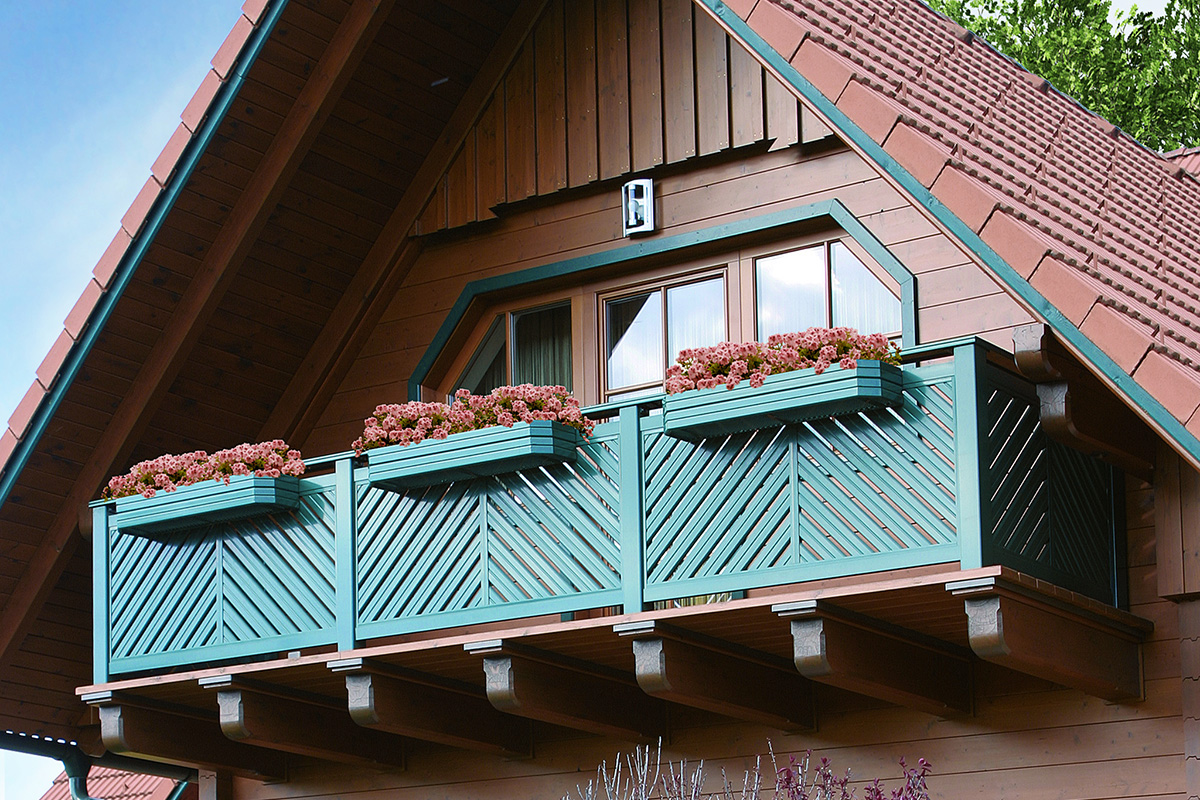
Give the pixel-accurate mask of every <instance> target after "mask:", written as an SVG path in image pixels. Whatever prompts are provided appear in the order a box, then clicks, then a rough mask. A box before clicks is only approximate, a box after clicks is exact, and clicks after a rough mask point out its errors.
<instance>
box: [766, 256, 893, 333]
mask: <svg viewBox="0 0 1200 800" xmlns="http://www.w3.org/2000/svg"><path fill="white" fill-rule="evenodd" d="M754 286H755V311H756V319H757V331H756V333H757V338H758V340H759V341H764V342H765V341H766V340H767V338H768V337H769V336H771V335H772V334H775V333H790V332H792V331H802V330H804V329H805V328H810V327H813V326H846V327H850V328H857V329H858V330H859V331H862V332H871V333H887V334H889V335H897V334H899V333H900V298H898V297H897V296H896V295H895V294H893V293H892V292H891V291H889V290H888V288H887V287H886V286H884V285H883V283H881V282H880V280H879V278H877V277H876V276H875V274H874V273H873V272H871V270H870V269H869V268H868V267H867V266H866V265H865V264H864V263H863V262H862V261H861V260H860V259H859V258H858V256H856V255H854V253H853V252H852V251H851V250H850V248H848V247H847V246H846V245H845V244H844V243H842V242H840V241H833V242H823V243H821V244H818V245H812V246H809V247H800V248H796V249H793V250H785V251H783V252H781V253H775V254H772V255H764V256H760V257H758V258H756V259H754Z"/></svg>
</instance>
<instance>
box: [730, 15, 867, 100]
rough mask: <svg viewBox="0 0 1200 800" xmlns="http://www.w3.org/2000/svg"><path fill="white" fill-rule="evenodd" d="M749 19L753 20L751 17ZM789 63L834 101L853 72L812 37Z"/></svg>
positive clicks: (806, 40) (801, 46) (852, 75)
mask: <svg viewBox="0 0 1200 800" xmlns="http://www.w3.org/2000/svg"><path fill="white" fill-rule="evenodd" d="M763 6H764V4H763V3H762V2H759V4H758V8H762V7H763ZM767 7H770V6H769V5H768V6H767ZM758 8H756V9H755V11H757V10H758ZM751 21H753V17H752V19H751ZM791 63H792V66H793V67H795V68H796V69H797V70H799V71H800V73H801V74H802V75H804V77H805V78H808V80H809V82H810V83H812V85H813V86H816V87H817V89H819V90H820V91H821V93H822V94H824V95H825V96H826V97H828V98H830V99H831V100H835V101H836V100H837V98H838V96H839V95H840V94H841V93H842V90H843V89H845V88H846V84H847V83H849V82H850V79H851V78H852V77H854V74H855V73H854V70H853V69H851V68H850V66H849V65H848V64H847V63H846V62H845V61H843V60H841V59H840V58H838V57H837V56H836V55H834V54H833V53H832V52H831V51H830V50H829V48H827V47H825V46H824V45H822V44H818V43H817V42H816V41H815V40H813V39H805V40H804V43H803V44H802V45H800V49H799V50H797V51H796V55H794V56H792V58H791Z"/></svg>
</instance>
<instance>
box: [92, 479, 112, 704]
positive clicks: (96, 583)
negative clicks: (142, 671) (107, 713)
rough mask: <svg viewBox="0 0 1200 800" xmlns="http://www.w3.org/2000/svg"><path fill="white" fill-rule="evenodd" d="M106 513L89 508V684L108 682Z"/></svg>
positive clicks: (106, 510) (105, 507) (109, 631)
mask: <svg viewBox="0 0 1200 800" xmlns="http://www.w3.org/2000/svg"><path fill="white" fill-rule="evenodd" d="M108 513H109V507H108V504H107V503H105V504H103V505H98V506H96V507H95V508H93V509H92V683H107V682H108V659H109V656H110V654H111V653H110V651H111V641H112V639H111V635H112V629H111V627H110V626H111V623H112V620H111V618H110V613H109V611H110V609H109V604H108V600H109V596H108V595H109V592H108V586H109V581H110V580H111V571H110V570H109V566H110V564H109V557H108V556H109V536H108Z"/></svg>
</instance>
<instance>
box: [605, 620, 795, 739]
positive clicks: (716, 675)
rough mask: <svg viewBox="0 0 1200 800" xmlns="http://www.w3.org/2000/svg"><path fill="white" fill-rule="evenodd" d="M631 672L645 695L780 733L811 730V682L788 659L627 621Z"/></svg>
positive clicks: (623, 628)
mask: <svg viewBox="0 0 1200 800" xmlns="http://www.w3.org/2000/svg"><path fill="white" fill-rule="evenodd" d="M613 631H614V632H616V633H618V634H620V635H622V636H627V637H629V638H631V639H632V640H633V660H634V672H635V675H636V676H637V682H638V685H639V686H641V687H642V690H643V691H644V692H646V693H647V694H649V695H652V696H654V697H658V698H661V699H663V700H669V701H671V702H673V703H679V704H681V705H685V706H691V707H693V708H701V709H704V710H705V711H713V712H715V713H717V714H724V715H725V716H728V717H733V718H734V719H741V720H746V721H747V722H757V723H759V724H762V725H767V726H769V727H772V728H778V729H779V730H784V731H802V730H813V729H814V728H815V727H816V713H815V711H814V708H813V688H812V684H811V683H810V682H809V681H808V680H806V679H805V678H803V677H801V676H800V675H799V674H797V673H796V670H795V669H793V668H792V665H791V664H789V663H787V661H783V660H781V661H780V662H778V663H777V662H776V660H775V659H774V658H773V657H771V656H769V655H767V654H765V653H756V652H752V651H742V650H739V649H737V648H734V647H732V646H728V645H725V644H723V643H719V642H714V641H709V640H707V639H701V638H700V637H697V636H695V635H694V634H689V633H688V632H687V631H683V630H680V629H677V628H673V627H671V626H669V625H665V624H663V623H661V622H654V621H645V622H627V623H621V624H619V625H614V626H613Z"/></svg>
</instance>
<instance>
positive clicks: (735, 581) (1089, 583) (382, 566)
mask: <svg viewBox="0 0 1200 800" xmlns="http://www.w3.org/2000/svg"><path fill="white" fill-rule="evenodd" d="M989 352H991V350H990V348H989V347H988V346H987V345H985V344H983V343H982V342H978V341H976V340H964V341H960V342H954V343H948V344H943V345H939V346H936V347H924V348H919V349H914V350H912V351H911V352H910V353H908V354H907V355H906V361H907V362H908V363H906V364H905V365H904V367H903V372H902V402H901V403H900V404H899V405H897V406H895V407H887V408H879V409H873V410H867V411H861V412H858V413H852V414H848V415H844V416H838V417H834V418H828V417H827V418H818V419H813V420H809V421H804V422H798V423H795V424H789V425H786V426H783V427H771V428H763V429H759V430H753V431H748V432H742V433H733V434H728V435H718V436H713V437H710V438H707V439H703V440H701V441H696V442H693V441H684V440H681V439H677V438H672V437H671V436H669V435H666V434H665V433H664V432H663V424H662V420H663V417H662V414H661V413H658V411H657V410H656V409H655V406H656V405H658V404H661V398H659V399H651V400H640V401H635V402H633V403H631V404H628V405H625V406H615V405H614V406H610V407H597V408H596V409H595V413H596V414H598V415H609V421H607V422H603V423H602V424H600V425H598V426H597V428H596V430H595V433H594V434H593V436H592V437H591V438H590V439H589V440H587V441H585V442H582V443H581V444H580V445H579V447H578V451H577V454H576V458H575V460H574V461H573V462H561V463H560V462H555V463H551V464H549V465H546V466H538V467H533V468H527V469H523V470H520V471H515V472H507V473H501V474H499V475H491V476H488V477H479V478H474V479H467V480H458V481H455V482H450V483H445V484H438V485H433V486H426V487H419V488H411V489H406V490H405V489H401V490H389V489H384V488H378V487H374V486H372V485H371V481H370V477H371V476H370V467H369V466H367V465H365V464H362V463H360V462H359V461H356V460H355V459H354V458H353V457H352V456H351V454H343V455H339V456H334V457H329V458H326V459H317V460H315V461H310V465H312V466H313V467H315V468H316V469H317V470H319V469H321V468H324V469H327V470H328V469H329V468H330V466H332V470H331V471H329V472H328V473H327V474H317V475H315V476H312V477H305V478H303V479H301V480H300V481H299V502H298V503H296V504H295V507H294V508H290V509H284V510H278V509H275V510H272V511H270V512H268V513H258V514H254V515H252V516H248V517H244V518H241V519H234V520H229V521H214V522H207V521H201V522H197V523H194V524H193V525H192V526H190V527H184V528H182V529H179V530H166V531H163V530H158V531H157V532H149V533H148V532H147V531H146V530H145V529H136V530H133V531H131V530H129V529H128V528H126V529H122V527H121V516H120V515H119V514H116V513H114V512H113V508H112V505H111V504H102V503H97V504H95V505H96V508H95V515H96V518H95V525H94V531H95V535H94V548H95V549H94V569H95V581H94V583H95V587H94V590H95V596H94V602H95V609H96V617H97V620H96V626H95V631H96V641H95V664H96V675H95V679H96V681H97V682H104V681H106V680H108V679H109V676H110V675H112V674H116V673H129V672H135V671H153V670H158V669H165V668H169V667H179V666H183V665H191V664H201V663H212V662H215V661H229V660H236V659H243V658H250V657H255V656H261V655H264V654H270V653H279V652H284V651H289V650H297V649H302V648H308V647H317V646H335V647H337V648H339V649H343V650H345V649H350V648H353V647H354V646H356V645H357V644H359V643H362V642H365V641H368V640H371V639H377V638H379V637H385V636H392V635H396V634H402V633H411V632H415V631H428V630H435V629H444V628H450V627H454V626H459V625H466V624H472V623H479V622H489V621H497V620H506V619H518V618H522V617H529V616H533V615H540V614H548V613H567V612H573V611H578V610H581V609H587V608H597V607H608V606H622V607H623V608H624V610H626V611H631V610H640V609H642V608H643V607H644V606H645V604H647V603H650V602H653V601H663V600H670V599H675V598H681V597H689V596H696V595H706V594H712V593H720V592H732V591H741V590H747V589H753V588H756V587H763V586H772V585H783V584H791V583H797V582H802V581H808V580H813V579H819V578H829V577H836V576H848V575H860V574H872V573H879V572H884V571H889V570H895V569H900V568H905V567H913V566H918V565H926V564H955V565H961V568H963V569H970V568H973V567H979V566H984V565H990V564H1003V565H1005V566H1009V567H1012V568H1014V569H1017V570H1020V571H1022V572H1025V573H1028V574H1032V575H1034V576H1037V577H1040V578H1043V579H1046V580H1049V581H1052V582H1054V583H1056V584H1058V585H1060V586H1063V587H1065V588H1069V589H1072V590H1075V591H1080V592H1083V593H1086V594H1089V595H1091V596H1094V597H1097V598H1099V599H1103V600H1107V601H1109V602H1112V601H1113V598H1114V592H1115V587H1116V585H1117V582H1116V579H1115V577H1114V576H1115V574H1116V571H1117V570H1116V564H1117V563H1118V562H1117V556H1116V552H1117V550H1116V548H1117V546H1118V544H1119V539H1120V537H1119V535H1118V531H1117V528H1116V525H1117V523H1118V522H1119V518H1120V516H1121V515H1120V514H1118V513H1116V510H1115V505H1114V503H1115V502H1116V501H1117V500H1118V498H1119V497H1120V491H1118V489H1119V487H1118V481H1119V479H1120V476H1119V475H1118V474H1116V473H1115V472H1114V471H1113V470H1112V469H1111V468H1109V467H1108V466H1106V465H1104V464H1102V463H1100V462H1098V461H1096V460H1094V459H1091V458H1089V457H1087V456H1084V455H1082V454H1080V453H1077V452H1075V451H1073V450H1070V449H1068V448H1065V447H1063V446H1061V445H1058V444H1055V443H1053V442H1051V441H1050V440H1049V439H1048V438H1047V437H1046V436H1045V435H1044V434H1043V433H1042V431H1041V428H1040V425H1039V422H1038V402H1037V395H1036V392H1035V391H1034V387H1033V386H1032V385H1030V384H1028V383H1026V382H1025V381H1023V380H1021V379H1019V378H1017V377H1016V376H1014V375H1012V374H1011V373H1009V372H1007V371H1005V370H1004V369H1002V368H1001V367H999V366H997V365H995V364H993V363H989V361H988V354H989ZM186 502H188V501H187V500H186V498H185V503H186ZM197 502H198V501H197Z"/></svg>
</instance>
